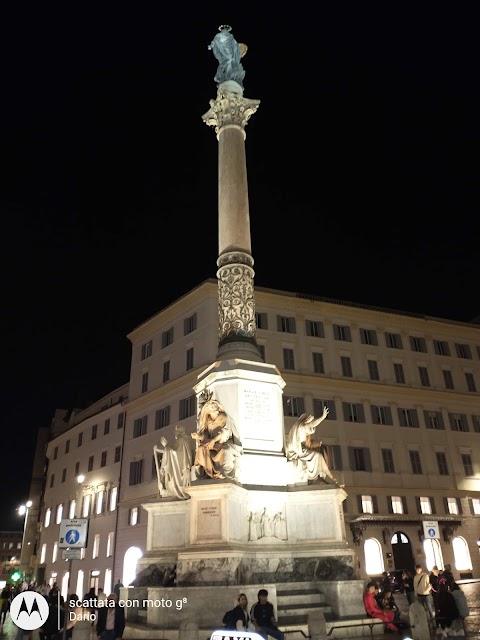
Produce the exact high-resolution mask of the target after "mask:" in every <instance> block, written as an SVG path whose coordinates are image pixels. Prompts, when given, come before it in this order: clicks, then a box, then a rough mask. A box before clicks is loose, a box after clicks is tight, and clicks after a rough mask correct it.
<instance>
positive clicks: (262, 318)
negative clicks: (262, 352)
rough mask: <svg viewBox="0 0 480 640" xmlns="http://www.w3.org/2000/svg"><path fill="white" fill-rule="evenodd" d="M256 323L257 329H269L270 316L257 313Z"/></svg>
mask: <svg viewBox="0 0 480 640" xmlns="http://www.w3.org/2000/svg"><path fill="white" fill-rule="evenodd" d="M255 321H256V325H257V329H268V316H267V314H266V313H256V314H255Z"/></svg>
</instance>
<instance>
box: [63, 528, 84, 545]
mask: <svg viewBox="0 0 480 640" xmlns="http://www.w3.org/2000/svg"><path fill="white" fill-rule="evenodd" d="M79 538H80V532H79V531H77V530H76V529H70V531H69V532H68V533H67V535H66V536H65V540H66V541H67V542H68V544H77V542H78V540H79Z"/></svg>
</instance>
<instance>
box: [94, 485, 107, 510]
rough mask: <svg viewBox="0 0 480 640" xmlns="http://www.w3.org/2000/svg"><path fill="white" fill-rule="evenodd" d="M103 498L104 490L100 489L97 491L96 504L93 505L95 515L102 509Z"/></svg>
mask: <svg viewBox="0 0 480 640" xmlns="http://www.w3.org/2000/svg"><path fill="white" fill-rule="evenodd" d="M104 498H105V490H104V489H101V490H100V491H99V492H98V493H97V504H96V507H95V513H96V514H97V516H98V515H99V514H100V513H102V511H103V500H104Z"/></svg>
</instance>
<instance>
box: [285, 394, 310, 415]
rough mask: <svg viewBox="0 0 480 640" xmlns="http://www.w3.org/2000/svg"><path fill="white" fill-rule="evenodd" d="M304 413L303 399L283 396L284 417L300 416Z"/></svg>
mask: <svg viewBox="0 0 480 640" xmlns="http://www.w3.org/2000/svg"><path fill="white" fill-rule="evenodd" d="M304 411H305V403H304V400H303V398H301V397H295V396H283V413H284V415H286V416H292V417H297V416H301V415H302V413H304Z"/></svg>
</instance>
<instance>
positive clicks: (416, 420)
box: [411, 409, 420, 428]
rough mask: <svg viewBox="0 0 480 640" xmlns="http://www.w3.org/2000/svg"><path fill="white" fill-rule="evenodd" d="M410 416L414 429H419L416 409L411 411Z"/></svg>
mask: <svg viewBox="0 0 480 640" xmlns="http://www.w3.org/2000/svg"><path fill="white" fill-rule="evenodd" d="M411 414H412V424H413V426H414V427H417V428H418V427H419V426H420V424H419V422H418V413H417V410H416V409H411Z"/></svg>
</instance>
